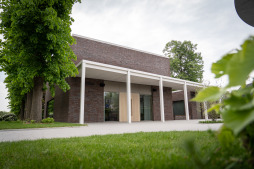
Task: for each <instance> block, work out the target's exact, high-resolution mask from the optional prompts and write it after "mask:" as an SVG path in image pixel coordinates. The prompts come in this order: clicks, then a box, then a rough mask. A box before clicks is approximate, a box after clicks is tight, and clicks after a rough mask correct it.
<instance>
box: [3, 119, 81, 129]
mask: <svg viewBox="0 0 254 169" xmlns="http://www.w3.org/2000/svg"><path fill="white" fill-rule="evenodd" d="M72 126H86V125H82V124H77V123H62V122H54V123H26V122H23V121H0V130H4V129H25V128H48V127H72Z"/></svg>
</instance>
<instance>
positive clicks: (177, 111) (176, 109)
mask: <svg viewBox="0 0 254 169" xmlns="http://www.w3.org/2000/svg"><path fill="white" fill-rule="evenodd" d="M173 113H174V119H175V120H182V119H185V107H184V101H174V102H173Z"/></svg>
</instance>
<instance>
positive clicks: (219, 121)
mask: <svg viewBox="0 0 254 169" xmlns="http://www.w3.org/2000/svg"><path fill="white" fill-rule="evenodd" d="M199 123H223V121H222V120H215V121H212V120H206V121H199Z"/></svg>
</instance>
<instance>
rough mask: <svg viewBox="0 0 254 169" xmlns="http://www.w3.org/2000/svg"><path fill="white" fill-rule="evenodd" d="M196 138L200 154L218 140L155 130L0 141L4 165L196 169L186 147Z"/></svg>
mask: <svg viewBox="0 0 254 169" xmlns="http://www.w3.org/2000/svg"><path fill="white" fill-rule="evenodd" d="M187 137H193V138H194V139H195V143H196V144H197V145H199V148H200V156H201V157H202V156H203V155H204V153H206V152H207V151H212V150H213V149H214V147H215V146H216V145H217V142H216V139H215V138H214V137H212V136H211V135H209V133H208V132H201V131H193V132H192V131H184V132H153V133H142V132H141V133H135V134H119V135H105V136H91V137H79V138H78V137H77V138H68V139H42V140H36V141H19V142H4V143H0V166H2V168H15V169H16V168H42V169H45V168H172V169H173V168H177V169H178V168H195V167H194V166H193V163H192V162H191V160H190V157H189V155H188V154H186V152H185V149H184V146H183V145H184V144H183V142H184V139H185V138H187Z"/></svg>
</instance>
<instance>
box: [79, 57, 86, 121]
mask: <svg viewBox="0 0 254 169" xmlns="http://www.w3.org/2000/svg"><path fill="white" fill-rule="evenodd" d="M85 80H86V63H85V62H84V61H82V63H81V86H80V113H79V123H80V124H84V120H85V119H84V116H85Z"/></svg>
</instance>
